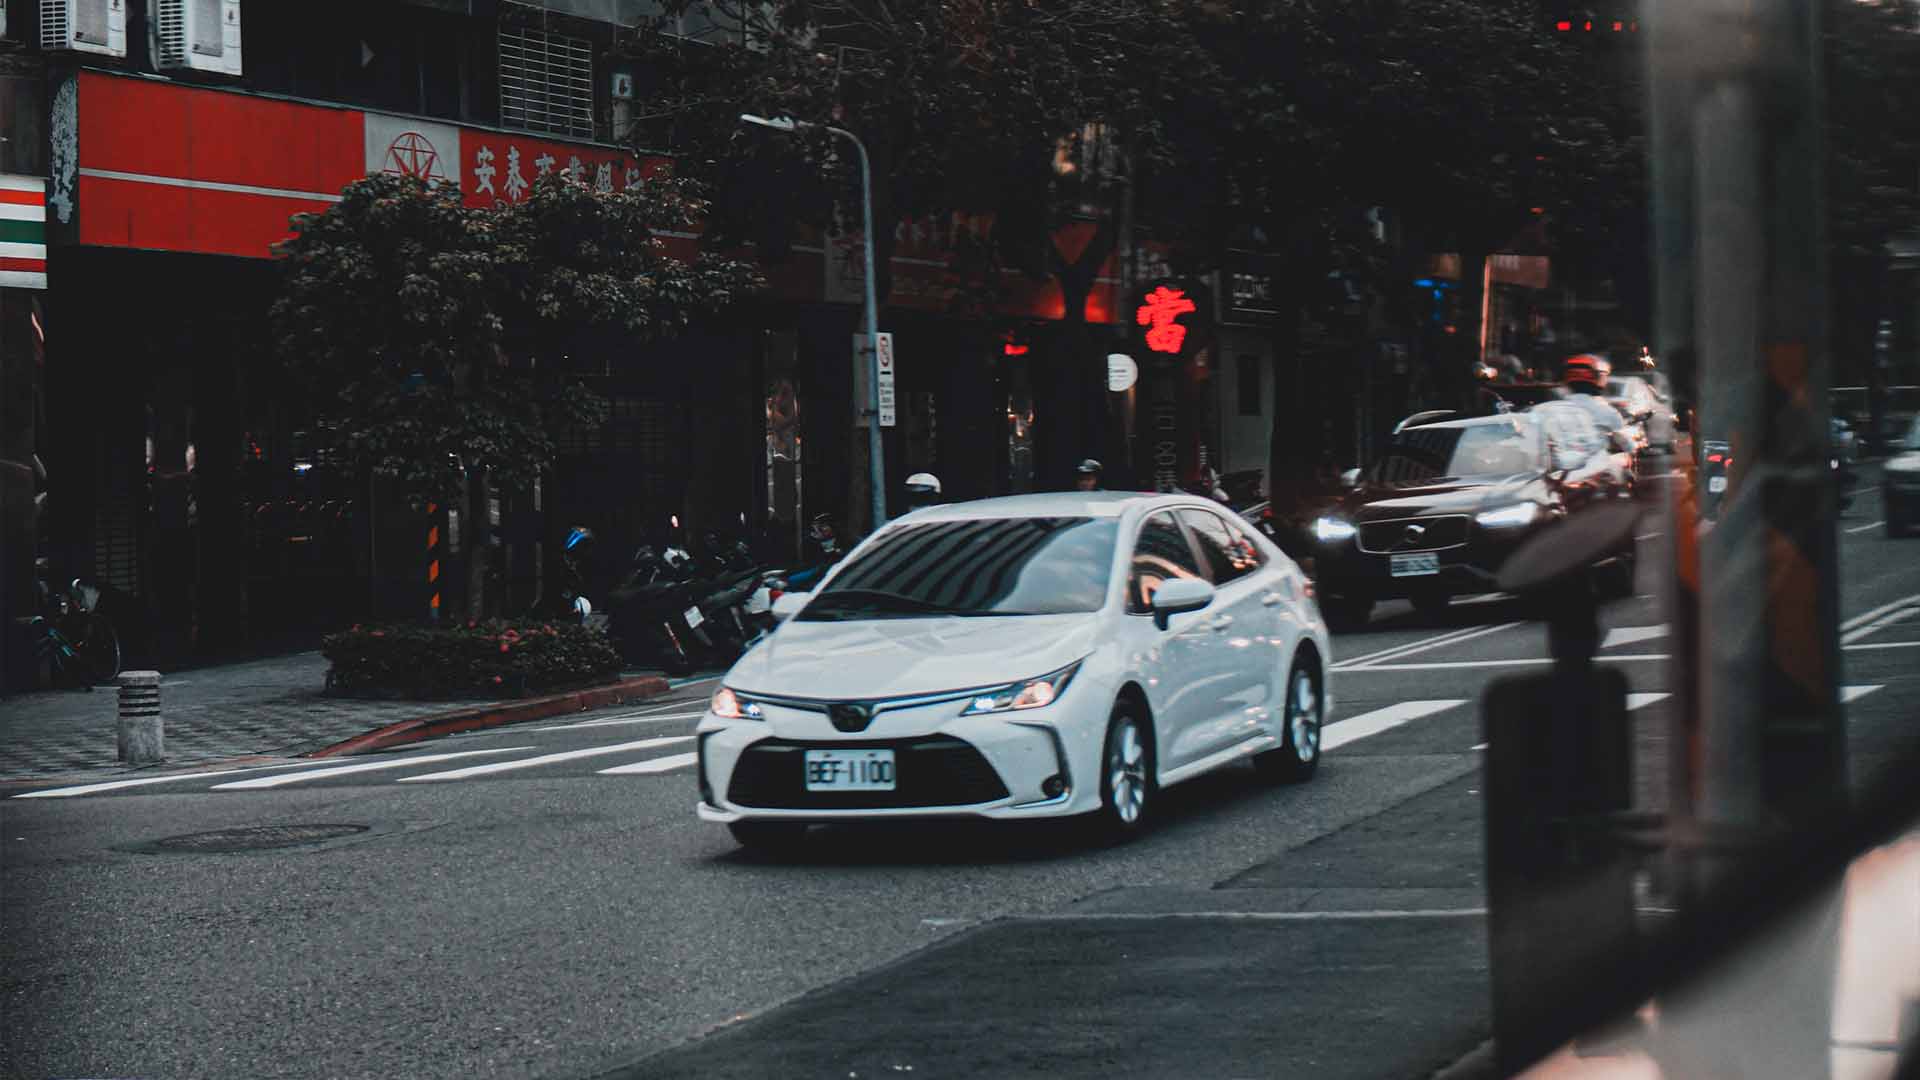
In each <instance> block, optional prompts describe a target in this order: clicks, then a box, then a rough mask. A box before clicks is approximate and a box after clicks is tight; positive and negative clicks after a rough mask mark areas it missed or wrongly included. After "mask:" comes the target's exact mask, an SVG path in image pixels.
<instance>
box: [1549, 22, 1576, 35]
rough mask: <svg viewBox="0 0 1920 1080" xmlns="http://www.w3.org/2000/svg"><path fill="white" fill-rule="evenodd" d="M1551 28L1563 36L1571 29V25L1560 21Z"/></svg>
mask: <svg viewBox="0 0 1920 1080" xmlns="http://www.w3.org/2000/svg"><path fill="white" fill-rule="evenodd" d="M1553 28H1554V29H1555V30H1558V31H1560V32H1561V33H1563V34H1564V33H1566V32H1567V31H1569V30H1571V29H1573V23H1571V22H1569V21H1567V20H1566V19H1561V20H1560V21H1559V22H1557V23H1554V24H1553Z"/></svg>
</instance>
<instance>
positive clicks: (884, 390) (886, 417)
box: [874, 333, 895, 427]
mask: <svg viewBox="0 0 1920 1080" xmlns="http://www.w3.org/2000/svg"><path fill="white" fill-rule="evenodd" d="M874 341H875V343H876V344H877V345H878V346H879V350H880V355H879V368H880V426H881V427H892V426H893V424H894V418H895V410H894V405H893V335H892V334H890V333H888V334H876V335H874Z"/></svg>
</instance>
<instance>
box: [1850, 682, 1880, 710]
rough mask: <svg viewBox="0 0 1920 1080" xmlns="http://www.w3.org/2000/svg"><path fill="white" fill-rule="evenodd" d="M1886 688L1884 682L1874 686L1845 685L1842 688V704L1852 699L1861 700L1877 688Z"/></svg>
mask: <svg viewBox="0 0 1920 1080" xmlns="http://www.w3.org/2000/svg"><path fill="white" fill-rule="evenodd" d="M1885 688H1886V686H1885V684H1884V683H1882V684H1876V685H1872V686H1843V687H1841V688H1840V704H1842V705H1845V704H1846V703H1848V702H1850V701H1859V700H1860V699H1861V698H1863V697H1866V696H1867V695H1868V694H1871V693H1873V692H1874V691H1875V690H1883V689H1885Z"/></svg>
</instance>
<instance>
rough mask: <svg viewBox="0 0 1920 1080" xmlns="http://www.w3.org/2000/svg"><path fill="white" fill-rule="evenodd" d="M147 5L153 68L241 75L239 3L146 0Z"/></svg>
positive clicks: (203, 0) (219, 0) (198, 0)
mask: <svg viewBox="0 0 1920 1080" xmlns="http://www.w3.org/2000/svg"><path fill="white" fill-rule="evenodd" d="M149 5H150V6H149V7H148V8H147V25H148V26H149V27H150V28H151V36H152V38H153V66H154V67H156V68H158V69H160V70H161V71H167V72H188V71H199V72H205V73H207V74H210V75H238V74H240V72H241V67H240V0H149Z"/></svg>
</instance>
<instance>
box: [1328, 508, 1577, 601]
mask: <svg viewBox="0 0 1920 1080" xmlns="http://www.w3.org/2000/svg"><path fill="white" fill-rule="evenodd" d="M1538 528H1539V526H1538V525H1535V526H1532V527H1529V528H1524V529H1507V530H1498V531H1496V530H1491V529H1485V528H1481V527H1479V526H1475V527H1474V528H1473V530H1472V531H1471V532H1470V533H1469V535H1468V537H1467V540H1466V542H1465V543H1463V544H1460V545H1458V546H1456V547H1449V548H1441V549H1439V550H1438V551H1431V552H1392V553H1375V552H1370V551H1362V550H1361V549H1360V546H1359V545H1358V543H1356V542H1355V541H1354V540H1351V539H1349V540H1346V541H1344V542H1342V543H1339V544H1322V545H1320V546H1319V549H1318V558H1317V559H1316V560H1315V562H1314V571H1315V574H1316V583H1317V585H1318V586H1319V589H1320V591H1321V592H1322V593H1325V594H1327V595H1329V596H1339V597H1347V598H1355V599H1361V598H1364V599H1368V600H1399V599H1412V598H1417V597H1422V596H1434V595H1440V594H1445V595H1447V596H1472V595H1476V594H1480V593H1491V592H1498V591H1499V588H1500V587H1499V585H1498V583H1497V579H1498V577H1499V574H1500V567H1501V566H1502V565H1504V564H1505V563H1506V561H1507V558H1508V556H1510V555H1512V554H1513V552H1514V550H1515V549H1516V548H1518V547H1519V546H1520V545H1521V544H1522V543H1523V542H1524V541H1525V540H1526V539H1527V538H1528V537H1530V536H1532V535H1533V534H1534V532H1535V531H1536V530H1537V529H1538ZM1400 554H1431V555H1433V556H1434V557H1435V558H1436V559H1437V561H1438V563H1439V569H1438V572H1437V573H1431V574H1415V575H1409V576H1395V575H1394V573H1393V556H1394V555H1400Z"/></svg>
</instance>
